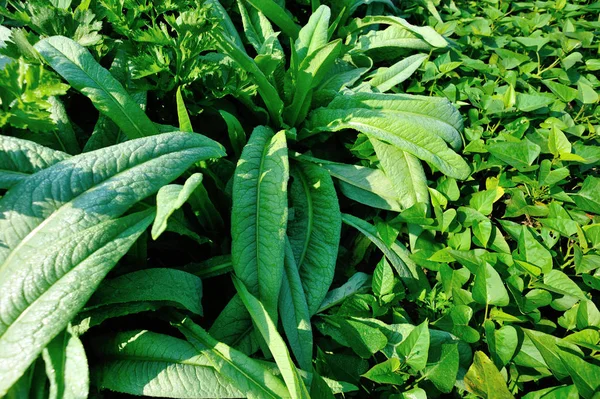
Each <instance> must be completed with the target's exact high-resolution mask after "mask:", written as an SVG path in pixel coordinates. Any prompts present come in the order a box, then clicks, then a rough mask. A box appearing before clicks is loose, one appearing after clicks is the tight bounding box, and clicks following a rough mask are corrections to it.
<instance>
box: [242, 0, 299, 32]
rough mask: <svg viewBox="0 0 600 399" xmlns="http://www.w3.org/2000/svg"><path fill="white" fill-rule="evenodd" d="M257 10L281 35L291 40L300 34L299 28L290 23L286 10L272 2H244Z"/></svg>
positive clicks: (292, 22) (271, 0)
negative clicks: (275, 26) (283, 34)
mask: <svg viewBox="0 0 600 399" xmlns="http://www.w3.org/2000/svg"><path fill="white" fill-rule="evenodd" d="M246 1H247V2H248V3H250V4H251V5H252V6H253V7H255V8H256V9H257V10H259V11H260V12H262V13H263V14H265V15H266V16H267V18H269V19H270V20H271V21H273V23H274V24H275V25H277V26H278V27H279V28H280V29H281V30H282V31H283V33H285V34H286V35H288V36H289V37H290V38H292V39H294V40H295V39H297V38H298V34H299V32H300V27H299V26H298V25H296V23H294V21H292V18H290V16H289V15H288V14H287V13H286V10H285V9H283V8H281V7H280V6H279V5H278V4H277V3H276V2H274V1H273V0H246Z"/></svg>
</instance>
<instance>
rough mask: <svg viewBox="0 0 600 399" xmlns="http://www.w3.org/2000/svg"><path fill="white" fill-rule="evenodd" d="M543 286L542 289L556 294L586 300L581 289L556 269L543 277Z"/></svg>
mask: <svg viewBox="0 0 600 399" xmlns="http://www.w3.org/2000/svg"><path fill="white" fill-rule="evenodd" d="M543 285H544V287H543V288H546V289H548V290H550V291H553V292H556V293H558V294H562V295H569V296H572V297H574V298H577V299H580V300H582V301H585V300H587V297H586V296H585V294H584V293H583V291H582V290H581V288H579V286H578V285H577V284H576V283H575V282H574V281H573V280H571V279H570V278H569V276H567V275H566V274H565V273H564V272H562V271H560V270H558V269H552V270H550V271H549V272H548V273H546V274H545V275H544V284H543Z"/></svg>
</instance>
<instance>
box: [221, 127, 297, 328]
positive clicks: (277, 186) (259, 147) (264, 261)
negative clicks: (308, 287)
mask: <svg viewBox="0 0 600 399" xmlns="http://www.w3.org/2000/svg"><path fill="white" fill-rule="evenodd" d="M288 173H289V167H288V156H287V146H286V140H285V131H283V130H282V131H280V132H279V133H277V134H275V135H273V131H272V130H271V129H270V128H267V127H263V126H259V127H257V128H256V129H254V132H253V133H252V136H251V137H250V140H249V141H248V144H247V145H246V146H245V147H244V151H243V152H242V157H241V158H240V160H239V161H238V164H237V168H236V170H235V176H234V179H233V210H232V215H231V236H232V244H231V256H232V260H233V270H234V271H235V274H236V276H237V277H239V278H240V280H242V282H243V283H244V285H245V286H246V287H247V288H248V290H249V291H250V293H251V294H253V295H255V296H256V297H257V298H258V299H259V300H260V301H261V302H262V304H263V305H264V306H265V308H266V309H267V312H268V313H269V316H270V317H271V319H272V320H274V321H276V320H277V302H278V298H279V289H280V287H281V279H282V277H283V270H284V265H283V258H284V248H285V230H286V225H287V216H288V209H287V183H288Z"/></svg>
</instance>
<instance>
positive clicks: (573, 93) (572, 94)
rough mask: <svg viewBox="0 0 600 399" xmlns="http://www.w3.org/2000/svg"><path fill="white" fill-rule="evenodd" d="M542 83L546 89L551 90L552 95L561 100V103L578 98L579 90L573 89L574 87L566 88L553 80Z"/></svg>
mask: <svg viewBox="0 0 600 399" xmlns="http://www.w3.org/2000/svg"><path fill="white" fill-rule="evenodd" d="M542 83H543V84H544V85H546V87H547V88H549V89H550V91H552V93H554V94H555V95H556V96H557V97H558V98H560V99H561V101H564V102H566V103H568V102H571V101H573V100H574V99H575V98H577V90H575V89H573V88H572V87H569V86H565V85H563V84H560V83H558V82H554V81H552V80H543V81H542Z"/></svg>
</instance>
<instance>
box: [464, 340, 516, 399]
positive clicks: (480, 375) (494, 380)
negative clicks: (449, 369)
mask: <svg viewBox="0 0 600 399" xmlns="http://www.w3.org/2000/svg"><path fill="white" fill-rule="evenodd" d="M464 379H465V385H466V387H467V390H468V391H469V392H471V393H474V394H475V395H477V396H479V397H482V398H484V399H504V398H507V399H508V398H514V396H513V395H512V394H511V393H510V391H509V390H508V388H507V387H506V381H505V380H504V377H502V374H500V371H498V369H497V368H496V366H494V363H492V361H491V360H490V359H489V358H488V357H487V356H486V355H485V353H483V352H481V351H477V352H475V356H474V358H473V364H472V365H471V367H469V370H468V371H467V374H466V375H465V378H464Z"/></svg>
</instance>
